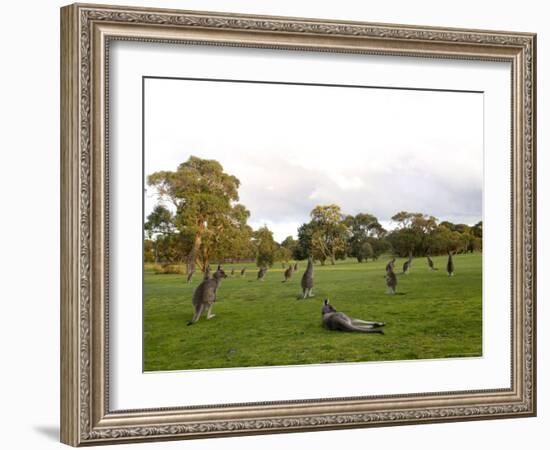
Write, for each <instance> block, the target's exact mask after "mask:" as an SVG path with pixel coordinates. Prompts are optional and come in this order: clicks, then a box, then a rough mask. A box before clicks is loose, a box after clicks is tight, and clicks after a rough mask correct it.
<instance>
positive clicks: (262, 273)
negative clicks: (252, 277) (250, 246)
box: [257, 267, 267, 281]
mask: <svg viewBox="0 0 550 450" xmlns="http://www.w3.org/2000/svg"><path fill="white" fill-rule="evenodd" d="M266 272H267V267H260V270H258V278H257V280H258V281H264V279H265V278H264V277H265V273H266Z"/></svg>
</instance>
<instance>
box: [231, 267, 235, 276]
mask: <svg viewBox="0 0 550 450" xmlns="http://www.w3.org/2000/svg"><path fill="white" fill-rule="evenodd" d="M231 276H232V277H233V276H235V269H231Z"/></svg>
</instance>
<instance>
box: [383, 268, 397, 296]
mask: <svg viewBox="0 0 550 450" xmlns="http://www.w3.org/2000/svg"><path fill="white" fill-rule="evenodd" d="M386 286H388V289H389V291H390V293H391V294H395V290H396V288H397V277H396V276H395V272H394V271H393V269H392V268H391V267H390V268H389V270H386Z"/></svg>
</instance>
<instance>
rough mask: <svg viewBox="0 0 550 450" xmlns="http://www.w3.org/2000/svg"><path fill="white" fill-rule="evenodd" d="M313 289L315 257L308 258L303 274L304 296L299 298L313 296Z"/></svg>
mask: <svg viewBox="0 0 550 450" xmlns="http://www.w3.org/2000/svg"><path fill="white" fill-rule="evenodd" d="M312 289H313V257H311V256H310V257H309V258H308V259H307V267H306V271H305V272H304V274H303V275H302V296H301V297H298V299H300V298H302V299H304V298H306V297H313V293H312V292H311V290H312Z"/></svg>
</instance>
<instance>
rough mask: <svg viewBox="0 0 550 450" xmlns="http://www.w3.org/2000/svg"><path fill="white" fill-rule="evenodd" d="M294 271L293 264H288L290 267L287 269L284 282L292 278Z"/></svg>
mask: <svg viewBox="0 0 550 450" xmlns="http://www.w3.org/2000/svg"><path fill="white" fill-rule="evenodd" d="M293 273H294V270H292V264H289V265H288V268H287V269H286V270H285V279H284V281H283V283H286V282H287V281H288V280H290V279H291V278H292V274H293Z"/></svg>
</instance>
